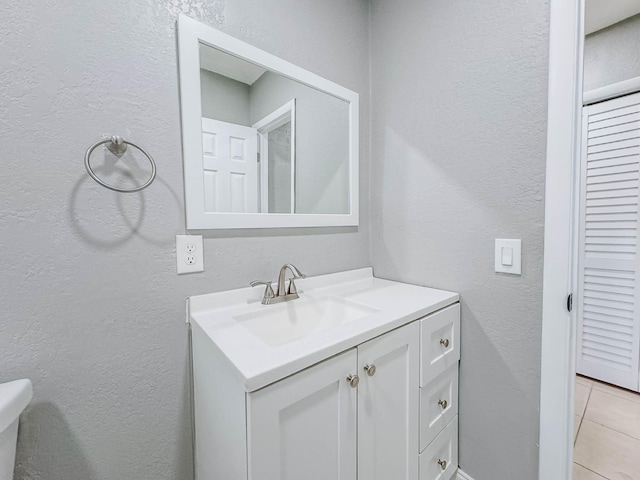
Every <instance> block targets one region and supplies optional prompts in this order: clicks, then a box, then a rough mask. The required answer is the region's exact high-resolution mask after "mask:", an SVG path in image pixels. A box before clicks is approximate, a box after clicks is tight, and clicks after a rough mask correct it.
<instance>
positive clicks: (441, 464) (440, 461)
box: [438, 459, 447, 470]
mask: <svg viewBox="0 0 640 480" xmlns="http://www.w3.org/2000/svg"><path fill="white" fill-rule="evenodd" d="M438 465H440V468H442V470H446V469H447V461H446V460H440V459H438Z"/></svg>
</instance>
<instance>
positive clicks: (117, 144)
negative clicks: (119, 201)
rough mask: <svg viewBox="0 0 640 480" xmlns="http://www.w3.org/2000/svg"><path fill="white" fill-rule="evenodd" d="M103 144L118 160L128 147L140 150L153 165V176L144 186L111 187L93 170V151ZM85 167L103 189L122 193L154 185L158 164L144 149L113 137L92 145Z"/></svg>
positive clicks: (87, 154)
mask: <svg viewBox="0 0 640 480" xmlns="http://www.w3.org/2000/svg"><path fill="white" fill-rule="evenodd" d="M103 144H104V145H105V146H106V147H107V150H109V151H110V152H111V153H113V154H114V155H115V156H116V157H118V158H121V157H122V156H123V155H124V154H125V152H126V151H127V146H128V145H131V146H132V147H134V148H137V149H138V150H140V151H141V152H142V153H143V154H144V156H145V157H147V159H148V160H149V163H150V164H151V176H150V177H149V179H148V180H147V181H146V182H144V183H143V184H142V185H139V186H137V187H133V188H120V187H116V186H114V185H110V184H108V183H107V182H105V181H104V180H102V179H101V178H100V177H98V175H96V173H95V172H94V171H93V168H91V162H90V160H91V154H92V153H93V151H94V150H95V149H96V148H98V147H99V146H100V145H103ZM84 166H85V168H86V169H87V173H88V174H89V176H91V178H93V179H94V180H95V181H96V182H98V183H99V184H100V185H102V186H103V187H106V188H108V189H109V190H113V191H115V192H120V193H134V192H139V191H140V190H143V189H145V188H147V187H148V186H149V185H151V183H153V181H154V180H155V178H156V162H154V161H153V158H152V157H151V155H149V153H147V151H146V150H144V149H143V148H142V147H140V146H138V145H136V144H135V143H133V142H129V141H127V140H125V139H123V138H122V137H121V136H119V135H113V136H112V137H111V138H107V139H106V140H100V141H99V142H96V143H94V144H93V145H91V146H90V147H89V148H88V149H87V151H86V153H85V154H84Z"/></svg>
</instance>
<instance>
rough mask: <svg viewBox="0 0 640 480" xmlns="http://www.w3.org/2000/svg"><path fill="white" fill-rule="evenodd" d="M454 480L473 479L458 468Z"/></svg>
mask: <svg viewBox="0 0 640 480" xmlns="http://www.w3.org/2000/svg"><path fill="white" fill-rule="evenodd" d="M456 480H473V478H471V477H470V476H469V475H467V474H466V473H464V472H463V471H462V470H460V469H459V468H458V475H457V476H456Z"/></svg>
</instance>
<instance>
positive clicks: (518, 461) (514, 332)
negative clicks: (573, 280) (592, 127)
mask: <svg viewBox="0 0 640 480" xmlns="http://www.w3.org/2000/svg"><path fill="white" fill-rule="evenodd" d="M371 5H372V10H371V22H372V23H371V52H372V66H371V71H372V80H371V82H372V110H371V118H372V127H371V138H372V143H371V186H370V188H371V207H370V208H371V213H372V217H371V218H372V226H371V230H372V235H371V242H372V243H371V248H372V253H371V258H372V262H373V266H374V270H375V273H376V275H377V276H380V277H383V278H390V279H396V280H402V281H406V282H410V283H416V284H421V285H429V286H434V287H439V288H444V289H450V290H454V291H458V292H460V293H461V303H462V329H461V331H462V333H461V335H462V350H461V352H462V360H461V371H460V465H461V466H462V469H463V470H464V471H465V472H467V473H468V474H469V475H471V477H473V478H475V479H477V480H489V479H494V480H506V479H522V480H534V479H537V478H538V476H537V461H538V449H537V442H538V404H539V394H540V335H541V305H542V271H541V270H542V247H543V213H544V209H543V196H544V169H545V136H546V134H545V130H546V113H547V108H546V105H547V69H548V45H549V43H548V41H549V38H548V30H549V29H548V4H547V3H546V2H532V1H528V0H515V1H504V0H486V1H483V2H477V1H450V0H426V1H425V0H394V1H393V2H389V1H384V0H372V2H371ZM495 238H521V239H522V245H523V275H522V277H512V276H506V275H500V274H496V273H494V271H493V252H494V239H495Z"/></svg>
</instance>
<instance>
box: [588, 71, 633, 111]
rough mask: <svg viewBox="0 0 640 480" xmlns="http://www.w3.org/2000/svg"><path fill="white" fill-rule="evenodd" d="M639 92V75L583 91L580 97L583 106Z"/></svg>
mask: <svg viewBox="0 0 640 480" xmlns="http://www.w3.org/2000/svg"><path fill="white" fill-rule="evenodd" d="M638 92H640V77H634V78H630V79H629V80H623V81H622V82H617V83H612V84H611V85H605V86H604V87H600V88H594V89H593V90H589V91H588V92H584V97H583V99H582V104H583V106H585V107H586V106H587V105H593V104H594V103H599V102H604V101H606V100H611V99H613V98H617V97H623V96H625V95H631V94H632V93H638Z"/></svg>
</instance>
